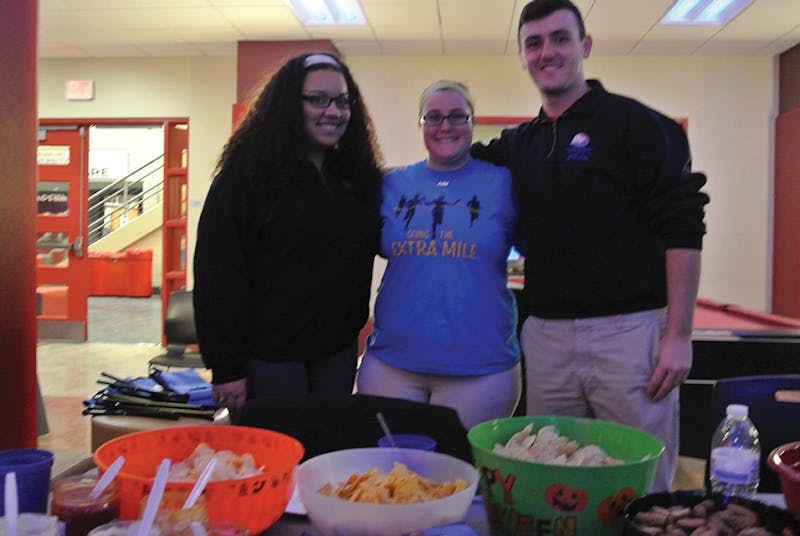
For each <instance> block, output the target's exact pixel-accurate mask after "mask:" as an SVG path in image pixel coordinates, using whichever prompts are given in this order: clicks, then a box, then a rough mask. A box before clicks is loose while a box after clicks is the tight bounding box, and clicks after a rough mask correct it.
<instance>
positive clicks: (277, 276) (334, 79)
mask: <svg viewBox="0 0 800 536" xmlns="http://www.w3.org/2000/svg"><path fill="white" fill-rule="evenodd" d="M380 182H381V169H380V154H379V151H378V148H377V145H376V142H375V136H374V133H373V129H372V123H371V120H370V118H369V115H368V113H367V110H366V108H365V106H364V103H363V102H362V99H361V95H360V93H359V89H358V86H357V85H356V83H355V81H354V80H353V77H352V75H351V74H350V71H349V69H348V68H347V66H345V65H344V63H342V62H341V61H340V60H339V59H337V58H335V57H334V56H331V55H328V54H302V55H300V56H297V57H295V58H292V59H291V60H289V61H288V62H287V63H286V64H284V65H283V66H282V67H281V68H280V69H279V70H278V72H277V73H275V75H274V76H273V77H272V78H271V79H270V80H269V82H268V83H267V84H266V86H265V87H264V88H263V90H262V91H261V93H260V94H259V96H258V97H257V98H256V100H255V101H254V102H253V104H252V106H251V108H250V110H249V112H248V114H247V115H246V117H245V119H244V120H243V122H242V123H241V125H240V126H239V128H238V129H237V130H236V132H235V133H234V134H233V135H232V136H231V138H230V140H229V141H228V143H227V145H226V147H225V149H224V150H223V152H222V155H221V157H220V159H219V163H218V165H217V171H216V177H215V178H214V181H213V183H212V184H211V188H210V189H209V192H208V196H207V197H206V200H205V204H204V206H203V211H202V214H201V216H200V222H199V226H198V230H197V244H196V248H195V257H194V305H195V322H196V325H197V334H198V338H199V343H200V351H201V353H202V355H203V360H204V362H205V364H206V366H207V367H208V368H210V369H211V371H212V384H213V393H214V398H215V400H216V401H217V403H219V404H220V405H222V406H226V407H228V408H229V409H231V410H232V411H234V412H235V411H237V410H238V409H241V407H242V405H243V404H244V402H245V400H246V399H251V398H258V397H263V396H286V395H302V394H305V393H328V394H334V393H339V394H349V393H351V392H352V389H353V383H354V379H355V374H356V339H357V336H358V332H359V330H360V329H361V327H362V326H363V325H364V322H365V321H366V319H367V316H368V308H369V295H370V288H371V281H372V265H373V260H374V256H375V254H376V252H377V248H378V240H379V238H378V237H379V223H380V217H379V210H378V207H379V197H380Z"/></svg>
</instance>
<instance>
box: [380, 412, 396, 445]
mask: <svg viewBox="0 0 800 536" xmlns="http://www.w3.org/2000/svg"><path fill="white" fill-rule="evenodd" d="M375 416H376V417H377V418H378V423H379V424H380V425H381V428H383V433H384V434H385V435H386V438H387V439H388V440H389V444H390V445H392V446H393V447H395V448H397V443H396V442H395V440H394V436H393V435H392V431H391V430H389V425H388V424H386V419H384V418H383V413H381V412H380V411H379V412H378V413H376V414H375Z"/></svg>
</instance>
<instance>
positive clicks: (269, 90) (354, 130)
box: [215, 54, 382, 203]
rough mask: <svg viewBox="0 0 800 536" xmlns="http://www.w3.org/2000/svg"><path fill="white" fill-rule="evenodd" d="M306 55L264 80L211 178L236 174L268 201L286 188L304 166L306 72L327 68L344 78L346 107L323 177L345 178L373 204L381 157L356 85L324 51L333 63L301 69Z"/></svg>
mask: <svg viewBox="0 0 800 536" xmlns="http://www.w3.org/2000/svg"><path fill="white" fill-rule="evenodd" d="M311 55H312V54H301V55H299V56H295V57H294V58H292V59H290V60H289V61H287V62H286V63H285V64H284V65H283V66H282V67H281V68H280V69H279V70H278V71H277V72H276V73H275V74H274V75H273V76H272V78H270V80H269V81H268V82H267V83H266V85H265V86H264V88H263V89H262V90H261V92H260V93H259V95H258V96H257V97H256V98H255V100H254V101H253V102H252V103H251V105H250V108H249V110H248V112H247V114H246V116H245V118H244V119H243V121H242V122H241V123H240V125H239V127H238V128H237V129H236V131H235V132H234V133H233V135H231V138H230V139H229V140H228V143H227V144H226V145H225V148H224V149H223V151H222V155H221V156H220V158H219V161H218V163H217V169H216V175H217V179H219V178H220V177H228V176H231V177H237V176H238V177H240V178H241V180H246V181H250V182H249V186H251V187H255V188H258V189H263V191H264V192H266V194H267V196H268V198H272V200H274V198H275V197H276V196H278V195H279V194H280V193H281V192H283V191H284V190H286V189H287V187H288V186H289V184H291V183H292V180H293V178H294V177H296V176H297V174H298V171H299V169H300V168H301V167H304V166H308V165H309V164H308V161H307V158H306V154H305V148H306V147H307V143H306V141H307V140H308V135H307V134H306V131H305V128H304V121H303V105H302V99H301V93H302V91H303V82H304V81H305V78H306V74H307V73H309V72H311V71H316V70H320V69H330V70H334V71H337V72H340V73H342V75H343V76H344V79H345V81H346V82H347V92H348V94H349V95H350V99H351V106H350V120H349V121H348V123H347V128H346V129H345V132H344V134H343V135H342V138H341V139H340V140H339V143H338V144H337V145H336V147H335V148H331V149H328V151H327V153H326V159H325V174H326V178H328V179H332V180H337V181H343V182H348V183H350V184H351V185H352V186H353V188H354V190H355V191H356V192H357V193H358V195H359V196H360V197H362V198H363V199H364V200H366V201H368V202H370V203H372V202H375V203H377V200H378V196H379V192H380V181H381V175H382V174H381V163H382V162H381V161H382V157H381V154H380V150H379V149H378V144H377V141H376V137H375V133H374V128H373V126H372V120H371V119H370V117H369V113H368V112H367V109H366V107H365V106H364V102H363V100H362V98H361V92H360V91H359V89H358V85H357V84H356V82H355V80H354V79H353V76H352V75H351V74H350V70H349V69H348V68H347V66H346V65H345V64H344V63H342V62H341V60H339V59H338V58H334V57H333V56H330V55H328V54H325V55H326V56H329V57H330V58H333V59H334V60H335V62H325V61H322V62H317V63H314V64H312V65H310V66H308V67H306V66H305V62H306V58H308V57H309V56H311ZM217 179H215V180H217Z"/></svg>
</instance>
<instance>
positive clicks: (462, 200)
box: [357, 80, 521, 428]
mask: <svg viewBox="0 0 800 536" xmlns="http://www.w3.org/2000/svg"><path fill="white" fill-rule="evenodd" d="M419 118H420V119H419V122H420V125H421V128H422V137H423V140H424V142H425V147H426V149H427V152H428V157H427V158H426V159H425V160H423V161H421V162H417V163H414V164H411V165H409V166H406V167H402V168H398V169H395V170H393V171H391V172H390V173H388V174H387V175H386V177H385V178H384V184H383V200H382V206H381V220H382V229H381V255H382V256H384V257H386V259H387V260H388V264H387V266H386V271H385V273H384V276H383V281H382V282H381V286H380V289H379V291H378V296H377V300H376V303H375V326H374V329H373V332H372V335H371V336H370V338H369V342H368V347H367V352H366V354H365V356H364V359H363V361H362V363H361V368H360V369H359V373H358V382H357V385H358V392H360V393H365V394H373V395H381V396H390V397H396V398H405V399H409V400H415V401H420V402H430V403H432V404H439V405H442V406H450V407H452V408H454V409H455V410H456V411H457V412H458V414H459V416H460V418H461V421H462V422H463V424H464V426H465V427H467V428H470V427H472V426H474V425H475V424H477V423H479V422H482V421H485V420H489V419H493V418H498V417H507V416H509V415H511V414H513V412H514V410H515V408H516V406H517V402H518V401H519V397H520V389H521V379H520V351H519V344H518V341H517V335H516V319H517V312H516V304H515V302H514V297H513V295H512V293H511V291H510V290H509V289H508V288H506V259H507V258H508V254H509V250H510V248H511V246H512V243H513V241H514V238H515V236H516V232H515V231H516V222H517V211H516V208H515V203H514V199H513V195H512V189H511V177H510V174H509V172H508V170H507V169H506V168H502V167H497V166H495V165H493V164H489V163H487V162H481V161H478V160H472V159H471V157H470V154H469V148H470V145H471V143H472V129H473V106H472V99H471V97H470V95H469V92H468V90H467V88H466V87H465V86H464V85H463V84H461V83H458V82H451V81H446V80H444V81H439V82H436V83H434V84H432V85H431V86H429V87H428V88H427V89H426V90H425V91H424V92H423V93H422V96H421V98H420V108H419Z"/></svg>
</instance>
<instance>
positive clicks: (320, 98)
mask: <svg viewBox="0 0 800 536" xmlns="http://www.w3.org/2000/svg"><path fill="white" fill-rule="evenodd" d="M302 97H303V100H304V101H307V102H308V103H309V104H310V105H311V106H313V107H314V108H319V109H320V110H325V109H327V108H328V106H330V105H331V102H335V103H336V107H337V108H339V109H340V110H346V109H348V108H350V106H351V105H352V104H353V100H352V99H351V98H350V95H348V94H347V93H342V94H341V95H336V96H335V97H331V96H330V95H328V94H326V93H311V94H310V95H302Z"/></svg>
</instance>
